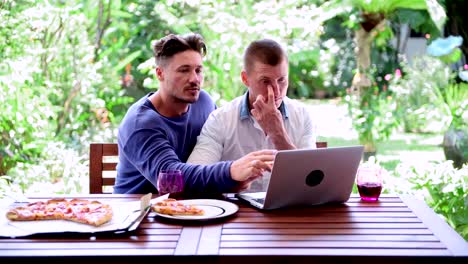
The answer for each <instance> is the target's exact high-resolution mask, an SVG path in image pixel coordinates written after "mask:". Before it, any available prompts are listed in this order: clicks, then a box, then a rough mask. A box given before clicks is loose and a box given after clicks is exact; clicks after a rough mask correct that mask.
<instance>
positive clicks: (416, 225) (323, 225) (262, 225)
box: [223, 222, 427, 229]
mask: <svg viewBox="0 0 468 264" xmlns="http://www.w3.org/2000/svg"><path fill="white" fill-rule="evenodd" d="M288 227H291V223H290V222H289V223H271V222H270V223H258V222H239V223H237V222H236V223H227V224H224V226H223V228H226V229H228V228H255V229H257V228H288ZM294 228H296V229H304V228H307V229H308V228H327V229H334V228H356V229H360V228H383V229H390V228H422V229H425V228H427V227H426V225H424V224H423V223H422V222H419V223H417V222H416V223H393V222H390V223H363V222H356V223H323V222H314V223H294Z"/></svg>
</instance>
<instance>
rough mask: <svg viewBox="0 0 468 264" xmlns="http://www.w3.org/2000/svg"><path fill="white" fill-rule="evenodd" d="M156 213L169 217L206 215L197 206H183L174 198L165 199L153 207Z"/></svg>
mask: <svg viewBox="0 0 468 264" xmlns="http://www.w3.org/2000/svg"><path fill="white" fill-rule="evenodd" d="M151 209H152V210H153V211H154V212H157V213H160V214H167V215H204V214H205V211H204V210H203V209H201V208H198V207H197V206H195V205H189V204H183V202H180V201H177V200H176V199H173V198H168V199H164V200H162V201H159V202H157V203H155V204H154V205H152V206H151Z"/></svg>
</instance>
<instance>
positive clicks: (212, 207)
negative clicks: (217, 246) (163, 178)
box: [156, 199, 239, 220]
mask: <svg viewBox="0 0 468 264" xmlns="http://www.w3.org/2000/svg"><path fill="white" fill-rule="evenodd" d="M179 202H181V203H183V204H186V205H194V206H196V207H198V208H200V209H203V210H204V211H205V214H203V215H167V214H160V213H156V214H157V215H158V216H161V217H164V218H169V219H177V220H211V219H217V218H222V217H226V216H230V215H232V214H235V213H236V212H237V211H238V210H239V206H237V205H235V204H233V203H231V202H227V201H222V200H215V199H193V200H180V201H179Z"/></svg>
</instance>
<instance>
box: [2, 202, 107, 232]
mask: <svg viewBox="0 0 468 264" xmlns="http://www.w3.org/2000/svg"><path fill="white" fill-rule="evenodd" d="M112 216H113V212H112V207H111V206H110V205H107V204H102V203H101V202H99V201H89V200H85V199H73V200H70V201H68V200H65V199H50V200H48V201H46V202H42V201H41V202H35V203H30V204H28V205H26V206H22V207H16V208H12V209H10V210H9V211H8V212H7V214H6V217H7V218H8V219H9V220H12V221H37V220H68V221H73V222H77V223H83V224H88V225H93V226H100V225H102V224H104V223H107V222H109V221H110V220H111V219H112Z"/></svg>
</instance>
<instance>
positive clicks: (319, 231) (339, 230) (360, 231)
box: [222, 226, 432, 235]
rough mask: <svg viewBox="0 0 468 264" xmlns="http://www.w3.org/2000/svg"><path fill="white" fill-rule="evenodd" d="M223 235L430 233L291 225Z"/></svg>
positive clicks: (228, 231)
mask: <svg viewBox="0 0 468 264" xmlns="http://www.w3.org/2000/svg"><path fill="white" fill-rule="evenodd" d="M222 234H223V235H228V234H251V235H253V234H262V235H264V234H278V235H309V234H343V235H352V234H356V235H357V234H359V235H369V234H393V235H400V234H407V235H412V234H414V235H424V234H428V235H429V234H432V232H431V231H430V230H428V229H401V228H400V229H379V228H369V229H346V228H337V229H323V228H320V229H313V228H310V229H295V228H294V226H291V228H289V229H285V228H278V229H270V228H258V229H241V228H229V229H223V231H222Z"/></svg>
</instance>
